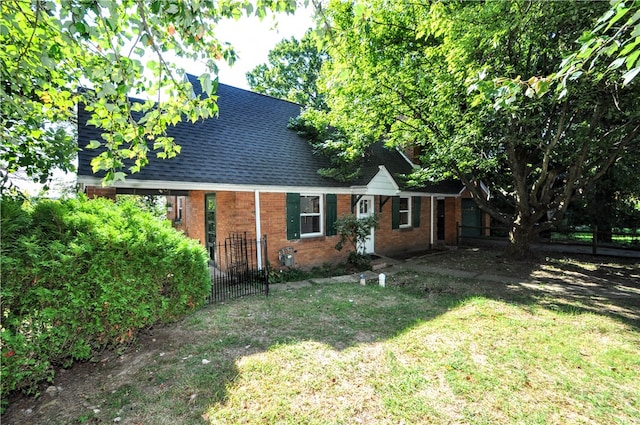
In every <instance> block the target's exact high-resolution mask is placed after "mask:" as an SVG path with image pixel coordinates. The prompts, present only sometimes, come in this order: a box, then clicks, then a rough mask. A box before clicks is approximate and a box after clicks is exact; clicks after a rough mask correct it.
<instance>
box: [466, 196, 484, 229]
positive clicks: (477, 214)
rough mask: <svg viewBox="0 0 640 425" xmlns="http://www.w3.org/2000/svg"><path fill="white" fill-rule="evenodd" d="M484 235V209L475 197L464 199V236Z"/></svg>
mask: <svg viewBox="0 0 640 425" xmlns="http://www.w3.org/2000/svg"><path fill="white" fill-rule="evenodd" d="M481 235H482V210H480V208H479V207H478V205H477V204H476V203H475V201H474V200H473V199H463V200H462V236H463V237H464V236H467V237H472V236H481Z"/></svg>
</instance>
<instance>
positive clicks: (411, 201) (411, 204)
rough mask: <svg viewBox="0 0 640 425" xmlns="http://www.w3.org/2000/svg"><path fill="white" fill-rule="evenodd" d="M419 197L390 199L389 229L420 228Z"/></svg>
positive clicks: (395, 197)
mask: <svg viewBox="0 0 640 425" xmlns="http://www.w3.org/2000/svg"><path fill="white" fill-rule="evenodd" d="M420 206H421V198H420V197H419V196H394V197H392V198H391V228H392V229H400V228H407V227H420Z"/></svg>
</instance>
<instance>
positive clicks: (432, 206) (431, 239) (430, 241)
mask: <svg viewBox="0 0 640 425" xmlns="http://www.w3.org/2000/svg"><path fill="white" fill-rule="evenodd" d="M434 208H435V199H434V196H433V195H431V208H430V210H431V225H430V226H429V233H430V235H429V248H433V242H434V240H433V219H434V217H435V213H434V212H433V209H434Z"/></svg>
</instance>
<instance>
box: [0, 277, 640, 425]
mask: <svg viewBox="0 0 640 425" xmlns="http://www.w3.org/2000/svg"><path fill="white" fill-rule="evenodd" d="M387 283H388V287H387V288H379V287H377V286H366V287H362V286H360V285H357V284H331V285H326V286H322V285H313V286H310V287H305V288H301V289H298V290H295V291H290V292H285V291H281V292H275V291H274V292H273V293H272V294H271V295H270V296H269V297H266V298H265V297H252V298H246V299H241V300H237V301H233V302H229V303H225V304H220V305H214V306H210V307H207V308H205V309H203V310H201V311H199V312H197V313H196V314H194V315H192V316H191V317H189V318H188V319H186V320H184V321H182V322H180V323H177V324H175V325H173V326H169V327H166V328H161V329H156V330H153V331H152V333H151V334H149V335H148V336H146V337H144V338H142V339H141V340H140V345H139V347H138V350H139V352H136V351H135V350H132V351H131V352H128V353H125V354H123V355H121V356H115V357H114V356H113V355H105V359H104V361H102V360H100V361H99V362H98V363H96V364H95V365H85V366H84V367H85V369H82V368H74V369H73V370H72V371H69V372H67V373H64V374H60V376H68V377H70V378H69V379H68V381H67V382H56V383H54V385H60V386H61V387H62V388H63V391H62V392H61V393H60V394H61V395H60V396H59V398H57V399H53V400H51V399H50V398H47V397H48V396H47V395H44V394H43V396H42V397H41V398H40V399H37V400H35V401H34V400H32V399H20V400H18V401H17V403H16V404H15V405H13V406H12V407H11V409H10V411H9V412H8V414H7V415H5V416H3V418H2V423H3V425H4V424H22V423H33V424H38V423H41V424H84V423H87V424H89V423H90V424H107V423H114V422H116V423H120V424H140V423H143V424H159V425H162V424H238V423H247V424H258V423H259V424H357V423H367V424H369V423H376V424H398V423H405V424H420V423H429V424H451V423H465V424H513V423H518V424H548V423H563V424H564V423H567V424H616V423H617V424H638V423H640V421H639V419H638V418H640V399H639V398H638V397H637V394H640V334H639V330H640V323H639V322H634V321H632V320H628V319H627V318H626V317H625V316H623V315H620V316H616V315H611V314H610V311H605V312H598V308H597V306H596V305H594V304H591V306H590V308H588V309H587V308H585V307H584V305H583V306H579V305H576V304H575V303H574V304H571V303H569V302H568V301H567V299H566V295H565V294H558V293H555V292H550V291H542V290H539V289H535V288H533V289H532V288H528V287H526V286H517V287H516V286H514V285H511V284H500V283H495V282H481V281H479V280H473V279H470V280H465V279H461V278H449V277H444V276H439V275H435V274H425V273H417V272H406V273H401V274H397V275H395V276H389V277H388V279H387ZM541 286H542V287H543V286H544V285H541ZM630 294H631V295H630V296H631V297H633V296H634V295H633V293H630ZM569 301H572V302H576V303H577V302H582V303H583V304H584V303H585V302H586V298H580V299H576V300H569ZM625 302H626V303H627V304H626V305H627V306H630V305H633V303H634V302H637V299H634V298H630V299H628V300H626V301H625ZM585 305H586V304H585ZM72 376H78V377H83V379H77V380H75V381H74V380H73V379H71V377H72ZM74 387H75V389H74ZM65 397H66V398H65ZM74 402H75V403H76V404H75V405H74V404H73V403H74ZM30 403H31V404H30ZM31 407H32V411H31V413H28V412H26V410H27V408H31Z"/></svg>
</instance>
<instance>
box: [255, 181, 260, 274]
mask: <svg viewBox="0 0 640 425" xmlns="http://www.w3.org/2000/svg"><path fill="white" fill-rule="evenodd" d="M254 195H255V201H254V204H255V207H256V257H257V258H256V260H257V264H258V270H262V227H261V225H260V192H259V191H258V190H256V191H255V192H254Z"/></svg>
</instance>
